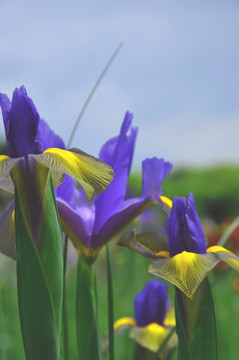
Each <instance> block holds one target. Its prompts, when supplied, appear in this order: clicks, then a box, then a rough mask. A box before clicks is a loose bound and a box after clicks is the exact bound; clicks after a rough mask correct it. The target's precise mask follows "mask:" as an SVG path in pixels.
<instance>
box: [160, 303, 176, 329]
mask: <svg viewBox="0 0 239 360" xmlns="http://www.w3.org/2000/svg"><path fill="white" fill-rule="evenodd" d="M163 325H164V326H166V327H173V326H175V325H176V321H175V309H174V306H170V307H169V309H168V311H167V313H166V316H165V318H164V321H163Z"/></svg>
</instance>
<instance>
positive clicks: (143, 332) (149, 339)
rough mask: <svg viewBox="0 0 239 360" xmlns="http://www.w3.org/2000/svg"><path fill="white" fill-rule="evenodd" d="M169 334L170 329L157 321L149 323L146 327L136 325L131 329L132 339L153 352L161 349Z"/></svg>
mask: <svg viewBox="0 0 239 360" xmlns="http://www.w3.org/2000/svg"><path fill="white" fill-rule="evenodd" d="M168 334H169V330H168V329H166V328H165V327H163V326H161V325H159V324H156V323H152V324H149V325H147V326H145V327H135V328H133V329H131V330H130V337H131V338H132V339H134V340H135V341H136V342H137V343H138V344H139V345H141V346H143V347H145V348H146V349H148V350H150V351H153V352H156V351H157V350H158V349H159V347H160V345H161V344H162V342H163V341H164V340H165V339H166V337H167V336H168Z"/></svg>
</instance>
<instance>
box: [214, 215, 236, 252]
mask: <svg viewBox="0 0 239 360" xmlns="http://www.w3.org/2000/svg"><path fill="white" fill-rule="evenodd" d="M238 226H239V216H238V217H236V219H235V220H234V221H233V222H232V223H231V224H230V225H229V226H228V228H227V229H226V231H225V232H224V233H223V235H222V237H221V238H220V240H219V242H218V244H217V245H218V246H224V245H225V243H226V241H227V239H228V238H229V236H230V235H231V233H232V232H233V231H234V230H235V229H236V228H237V227H238Z"/></svg>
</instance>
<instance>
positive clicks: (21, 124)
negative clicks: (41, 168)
mask: <svg viewBox="0 0 239 360" xmlns="http://www.w3.org/2000/svg"><path fill="white" fill-rule="evenodd" d="M0 97H1V104H0V105H1V107H2V113H3V118H4V125H5V132H6V138H7V147H8V154H9V156H10V157H13V158H17V157H21V156H26V155H27V154H37V153H38V152H39V151H38V143H37V141H36V134H37V128H38V123H39V114H38V112H37V110H36V108H35V105H34V104H33V102H32V100H31V99H30V98H29V97H28V96H27V92H26V90H25V88H24V87H23V86H22V87H21V88H20V89H15V91H14V92H13V97H12V104H11V106H10V103H9V99H7V97H6V95H3V94H1V96H0Z"/></svg>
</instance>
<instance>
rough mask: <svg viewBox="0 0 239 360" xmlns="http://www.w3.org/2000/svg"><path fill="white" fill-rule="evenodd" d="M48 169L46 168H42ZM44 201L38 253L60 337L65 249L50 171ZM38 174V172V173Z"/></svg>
mask: <svg viewBox="0 0 239 360" xmlns="http://www.w3.org/2000/svg"><path fill="white" fill-rule="evenodd" d="M40 170H41V173H42V171H46V169H42V166H41V167H40ZM48 174H49V175H48V177H47V181H46V184H45V187H44V183H43V184H42V185H43V186H42V188H45V192H44V197H43V203H42V211H43V215H42V223H41V231H40V236H39V242H38V243H39V245H38V253H39V255H40V259H41V264H42V267H43V270H44V274H45V277H46V279H47V284H48V287H49V291H50V296H51V299H52V302H53V307H54V311H55V318H56V325H57V330H58V336H59V338H60V328H61V318H62V301H63V249H62V235H61V228H60V221H59V216H58V210H57V205H56V200H55V194H54V188H53V184H52V178H51V175H50V173H48ZM37 175H38V174H37Z"/></svg>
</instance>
